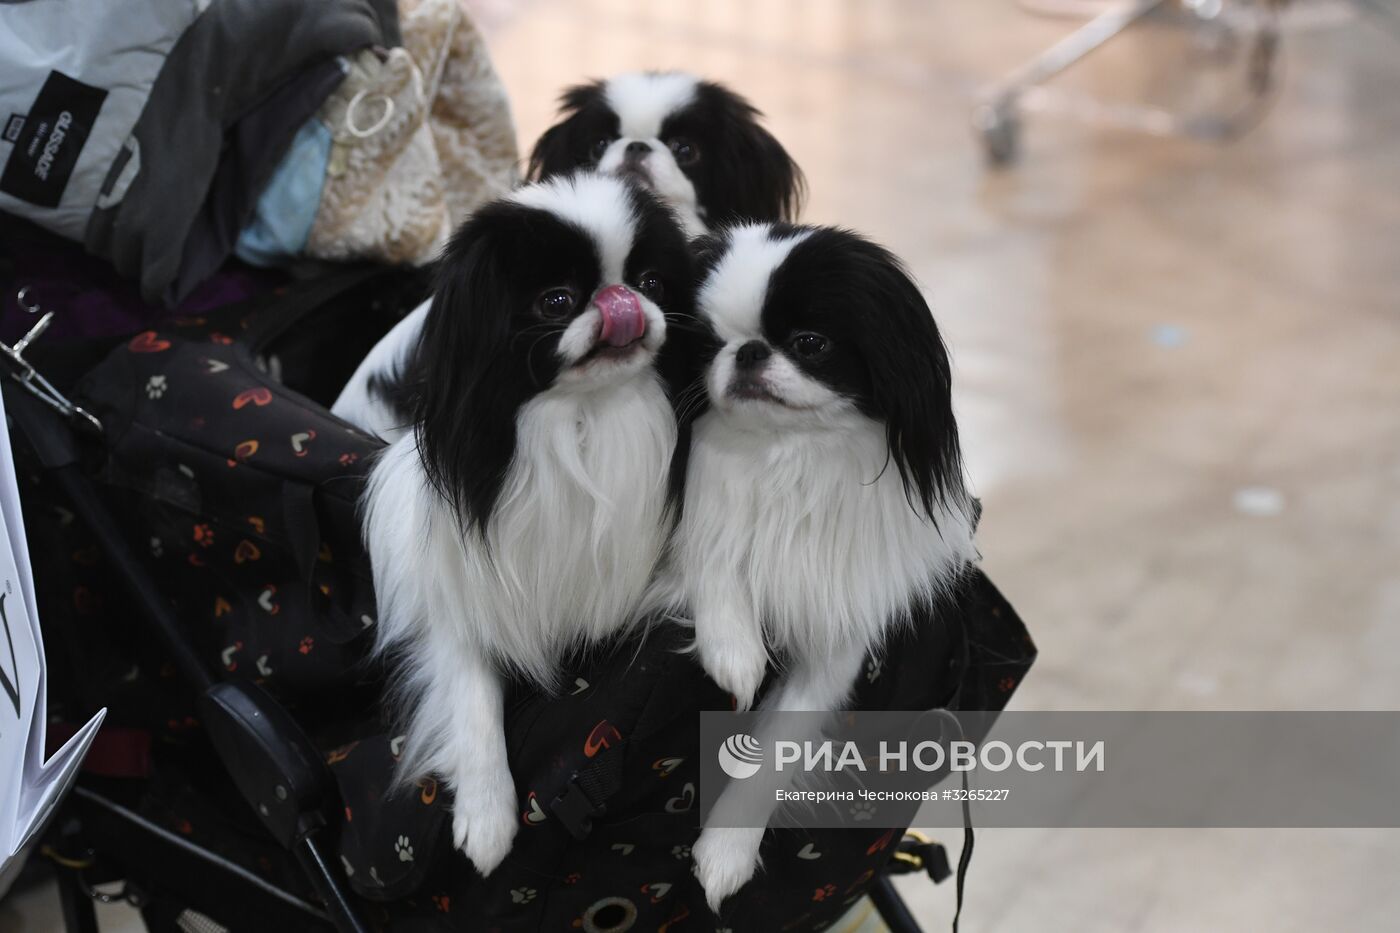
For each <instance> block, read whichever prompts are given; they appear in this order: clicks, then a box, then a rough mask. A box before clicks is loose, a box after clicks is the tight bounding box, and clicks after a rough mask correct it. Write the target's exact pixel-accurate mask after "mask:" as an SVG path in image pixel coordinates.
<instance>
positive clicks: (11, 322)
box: [0, 221, 287, 343]
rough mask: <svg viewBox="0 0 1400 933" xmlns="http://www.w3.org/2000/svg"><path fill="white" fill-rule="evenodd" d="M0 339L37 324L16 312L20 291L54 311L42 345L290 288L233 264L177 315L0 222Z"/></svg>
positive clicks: (60, 247)
mask: <svg viewBox="0 0 1400 933" xmlns="http://www.w3.org/2000/svg"><path fill="white" fill-rule="evenodd" d="M6 226H8V227H10V228H11V229H5V230H4V232H3V233H0V249H3V252H4V259H3V260H0V287H3V289H4V292H3V295H0V340H3V341H4V342H5V343H13V342H14V341H15V340H16V339H17V338H18V337H20V336H22V335H23V334H24V332H25V331H27V330H28V329H29V328H30V327H32V326H33V325H34V321H35V320H36V316H35V315H32V314H27V313H25V311H24V310H23V309H22V308H21V307H20V305H19V301H18V295H19V291H20V289H22V288H25V287H26V286H27V287H28V288H29V292H28V294H27V295H26V296H25V303H26V304H27V305H31V306H32V305H33V304H35V303H37V304H39V306H40V307H41V308H42V309H43V310H45V311H55V312H57V314H55V316H54V320H53V324H52V325H51V326H50V327H49V330H48V332H47V333H46V334H45V335H44V338H43V339H44V342H45V343H51V342H54V341H56V340H64V339H74V338H83V337H112V336H119V335H121V334H129V333H134V332H136V331H139V330H143V329H145V328H147V327H150V326H152V325H154V324H156V323H157V322H160V321H163V320H167V319H169V318H171V317H175V316H177V315H186V314H199V313H201V312H204V311H209V310H211V309H213V308H218V307H222V306H224V305H227V304H232V303H233V302H236V301H242V300H244V299H246V298H251V297H253V296H255V295H258V294H262V293H265V292H268V291H271V290H272V289H273V288H274V287H276V286H277V285H280V284H282V283H284V282H285V281H287V276H286V274H285V273H282V272H278V271H275V270H270V269H255V268H253V267H251V266H247V265H244V264H243V263H240V262H238V261H236V260H232V261H230V262H227V263H225V264H224V266H223V268H221V269H220V270H219V271H218V272H216V273H215V274H214V275H213V276H212V277H210V278H209V279H208V280H207V281H205V282H204V283H203V284H201V285H200V286H198V287H197V288H195V289H194V291H193V292H191V293H190V295H189V297H188V298H186V299H185V300H184V301H182V302H180V304H179V305H178V306H177V307H176V308H175V309H174V310H168V309H166V308H162V307H159V306H156V305H150V304H147V303H146V302H144V301H142V300H141V289H140V286H139V285H138V283H136V282H134V281H132V280H130V279H125V278H122V276H120V275H119V274H118V273H117V271H116V270H115V269H113V268H112V267H111V266H110V265H109V264H108V263H107V262H106V260H103V259H99V258H97V257H95V256H89V255H87V254H86V253H84V252H83V251H82V248H81V247H79V246H77V245H76V244H70V243H67V242H66V241H62V240H59V239H57V238H56V237H55V238H50V237H48V236H47V235H46V234H42V233H39V232H37V230H35V228H29V229H27V230H14V229H12V228H13V227H16V226H18V224H12V223H11V224H6V223H5V222H4V221H0V227H6Z"/></svg>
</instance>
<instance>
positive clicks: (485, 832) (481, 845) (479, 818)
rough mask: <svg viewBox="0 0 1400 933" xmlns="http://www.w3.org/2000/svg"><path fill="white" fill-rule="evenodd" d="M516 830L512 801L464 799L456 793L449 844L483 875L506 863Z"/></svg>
mask: <svg viewBox="0 0 1400 933" xmlns="http://www.w3.org/2000/svg"><path fill="white" fill-rule="evenodd" d="M512 796H513V795H512ZM518 828H519V827H518V826H517V824H516V818H515V801H514V800H512V799H504V800H502V799H499V798H498V799H495V800H490V801H487V800H476V799H470V798H467V799H464V795H463V794H462V793H461V792H459V793H458V795H457V802H456V804H455V805H454V806H453V808H452V842H453V844H455V845H456V847H457V848H459V849H461V850H462V851H463V852H464V853H466V856H467V858H469V859H471V860H472V864H473V865H475V866H476V870H477V871H479V872H481V874H482V875H483V876H484V875H489V874H491V872H493V871H495V870H496V868H497V867H498V866H499V865H500V864H501V862H503V861H505V857H506V856H507V855H509V854H510V849H511V845H512V844H513V843H514V842H515V831H516V829H518Z"/></svg>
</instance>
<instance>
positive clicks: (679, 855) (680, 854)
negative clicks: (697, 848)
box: [671, 846, 690, 861]
mask: <svg viewBox="0 0 1400 933" xmlns="http://www.w3.org/2000/svg"><path fill="white" fill-rule="evenodd" d="M671 855H672V856H674V857H675V858H676V859H678V860H680V861H685V860H686V859H688V858H690V846H671Z"/></svg>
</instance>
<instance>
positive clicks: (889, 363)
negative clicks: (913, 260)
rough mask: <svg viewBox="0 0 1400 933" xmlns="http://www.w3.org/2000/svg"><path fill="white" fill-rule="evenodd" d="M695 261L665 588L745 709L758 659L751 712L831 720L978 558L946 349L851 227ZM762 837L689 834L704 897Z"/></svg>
mask: <svg viewBox="0 0 1400 933" xmlns="http://www.w3.org/2000/svg"><path fill="white" fill-rule="evenodd" d="M701 257H702V258H701V265H702V267H703V269H704V271H703V273H702V275H701V280H700V285H699V287H698V290H697V293H696V312H697V316H698V317H699V318H700V320H701V323H702V325H707V326H708V328H709V329H710V331H711V332H712V337H713V339H712V341H711V344H710V346H709V348H708V350H707V351H706V353H705V355H704V363H703V366H704V369H703V381H704V386H705V390H706V395H707V397H708V404H709V409H708V410H707V411H706V412H705V413H704V414H702V415H700V416H699V418H698V419H697V420H696V422H695V424H694V430H693V437H692V440H691V447H690V451H689V464H688V468H687V474H686V485H685V492H684V504H683V510H682V514H681V518H680V522H679V525H678V527H677V530H676V532H675V537H674V541H673V544H672V547H673V551H672V554H671V558H670V560H669V562H668V570H667V572H666V574H665V576H664V577H663V581H662V583H663V586H664V587H666V588H668V589H669V590H670V594H669V595H670V600H671V602H672V603H673V605H674V606H676V607H677V609H678V612H680V613H682V614H684V615H687V616H688V617H689V619H691V620H693V622H694V626H695V640H696V650H697V654H698V656H699V659H700V662H701V664H702V665H703V666H704V668H705V670H706V671H707V673H709V674H710V675H711V676H712V677H713V678H714V680H715V681H716V682H718V683H719V684H720V685H721V686H722V687H724V688H725V689H727V690H729V691H730V692H731V693H733V694H734V696H735V698H736V700H737V703H738V706H739V707H740V708H741V709H747V708H748V707H749V706H750V705H751V704H752V702H753V700H754V697H755V694H756V693H757V691H758V689H759V686H760V684H761V682H762V680H763V677H764V672H765V669H766V668H767V666H768V664H769V662H770V659H771V660H772V661H774V662H776V664H777V665H778V667H779V669H780V670H781V671H782V672H783V673H782V676H781V679H780V681H779V682H778V685H777V686H776V687H774V688H773V689H772V690H771V691H770V692H769V693H768V694H767V696H765V698H764V700H763V703H762V708H763V709H773V710H801V711H822V710H832V709H837V708H839V707H840V705H841V704H842V703H843V702H844V701H845V699H846V697H847V695H848V693H849V692H850V691H851V689H852V687H853V686H854V683H855V680H856V677H857V675H858V673H859V671H860V669H861V664H862V661H863V659H864V658H865V657H866V655H867V653H869V652H871V651H879V650H880V648H881V645H882V643H883V641H884V639H885V637H886V635H887V634H888V633H889V632H890V631H891V630H893V629H895V628H897V627H898V626H900V625H905V624H910V622H911V620H912V619H914V618H918V617H920V616H921V613H920V612H919V611H918V610H920V609H924V608H927V607H928V606H930V605H931V604H932V603H933V601H934V599H935V597H936V595H937V594H939V593H940V592H941V591H944V590H945V589H947V588H949V587H950V586H951V584H953V583H954V582H955V581H956V580H957V579H958V577H959V576H960V575H961V574H962V573H964V571H965V570H966V569H967V568H968V567H969V565H970V563H971V562H972V561H973V560H974V559H975V557H976V552H975V549H974V546H973V526H974V519H973V503H972V499H971V497H970V496H969V494H968V492H967V489H966V487H965V485H964V480H963V471H962V461H961V456H960V453H959V444H958V430H957V425H956V423H955V422H954V419H953V409H952V401H951V395H950V372H949V363H948V356H947V353H946V352H945V350H944V346H943V342H942V339H941V337H940V335H939V332H938V328H937V326H936V325H935V324H934V321H933V317H932V315H931V314H930V312H929V308H928V305H927V304H926V303H925V302H924V299H923V297H922V296H921V295H920V293H919V290H918V288H917V287H916V286H915V284H914V283H913V281H911V280H910V278H909V276H908V274H907V273H906V272H905V271H904V269H903V268H902V267H901V266H900V264H899V262H898V261H897V260H896V259H895V258H894V257H893V256H892V255H890V254H889V253H888V252H886V251H885V250H884V249H882V248H880V247H878V246H876V245H874V244H873V243H871V242H869V241H868V240H865V239H862V238H861V237H859V236H856V235H855V234H852V233H849V232H846V231H843V230H838V229H830V228H817V227H796V226H789V225H769V224H756V225H743V226H737V227H734V228H731V229H728V230H725V231H722V232H721V233H720V234H719V235H718V236H716V237H712V238H707V240H705V241H701ZM925 617H926V616H925ZM722 801H723V798H721V802H722ZM762 838H763V830H762V829H720V828H707V829H706V830H704V832H703V833H702V834H701V837H700V839H699V841H698V842H697V843H696V845H695V847H694V851H693V854H694V858H695V863H696V872H697V874H698V875H699V878H700V881H701V883H702V884H703V886H704V888H705V891H706V895H707V897H708V899H709V901H710V903H711V905H712V906H714V907H716V908H718V905H719V904H720V902H721V901H722V900H723V899H724V898H725V897H727V896H728V895H730V894H732V893H734V892H735V891H736V890H738V889H739V887H741V886H742V885H743V884H744V883H745V882H746V881H747V880H748V879H749V878H750V877H751V876H752V875H753V872H754V869H755V867H756V866H757V864H758V854H759V844H760V842H761V841H762Z"/></svg>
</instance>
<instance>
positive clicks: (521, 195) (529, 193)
mask: <svg viewBox="0 0 1400 933" xmlns="http://www.w3.org/2000/svg"><path fill="white" fill-rule="evenodd" d="M507 198H508V200H511V201H514V202H515V203H516V204H520V205H522V206H524V207H533V208H536V209H538V210H542V211H547V212H549V213H551V214H553V215H554V216H555V217H558V218H559V219H561V220H565V221H568V222H569V223H571V224H573V225H574V226H576V227H580V228H582V229H583V230H584V231H585V232H586V233H587V234H588V238H589V239H590V240H592V241H593V243H594V245H595V246H596V247H597V249H598V257H599V259H600V260H601V261H602V269H600V270H599V271H600V272H601V273H602V281H603V284H615V283H618V282H621V281H622V273H623V269H624V268H625V266H626V264H627V255H628V254H629V253H631V252H632V241H633V239H634V238H635V236H636V231H637V214H636V208H635V207H634V206H633V203H632V197H631V194H630V192H629V191H628V188H627V183H626V182H624V181H621V180H619V179H617V178H611V177H609V176H606V175H593V174H579V175H566V176H560V177H557V178H552V179H550V180H549V181H544V182H540V183H538V184H534V185H526V186H525V187H523V188H517V189H516V190H515V191H513V192H512V193H511V194H510V195H508V196H507Z"/></svg>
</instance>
